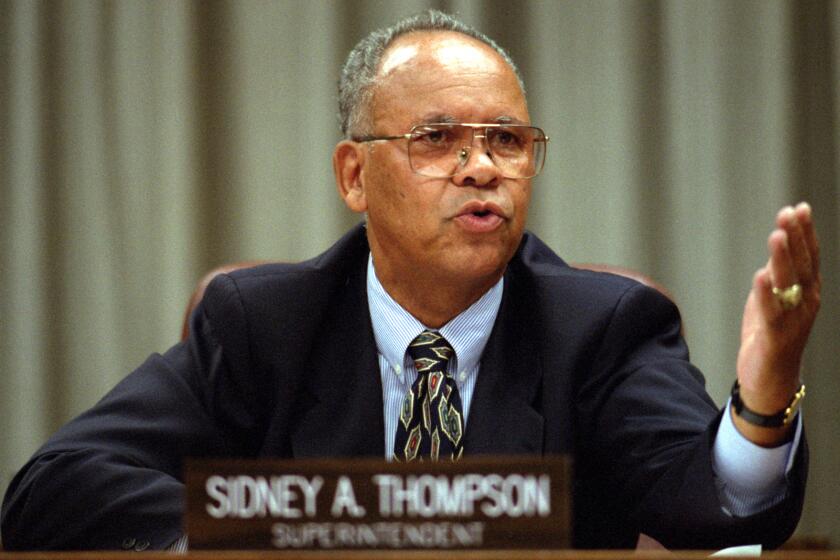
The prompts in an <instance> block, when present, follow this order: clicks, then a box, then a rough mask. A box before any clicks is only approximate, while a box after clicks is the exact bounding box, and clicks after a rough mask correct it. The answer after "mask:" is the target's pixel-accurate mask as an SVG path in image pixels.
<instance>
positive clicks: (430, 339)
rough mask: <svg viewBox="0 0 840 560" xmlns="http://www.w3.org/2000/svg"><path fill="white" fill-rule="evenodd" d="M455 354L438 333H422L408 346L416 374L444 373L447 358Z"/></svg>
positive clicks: (447, 361) (447, 342)
mask: <svg viewBox="0 0 840 560" xmlns="http://www.w3.org/2000/svg"><path fill="white" fill-rule="evenodd" d="M454 353H455V350H453V349H452V345H451V344H449V341H447V340H446V339H445V338H443V337H442V336H441V335H440V333H436V332H432V331H423V332H422V333H420V334H419V335H417V338H415V339H414V340H412V341H411V344H409V345H408V354H409V356H411V359H412V360H414V367H416V368H417V373H423V372H426V371H441V372H443V373H446V366H447V364H448V363H449V358H451V357H452V355H453V354H454Z"/></svg>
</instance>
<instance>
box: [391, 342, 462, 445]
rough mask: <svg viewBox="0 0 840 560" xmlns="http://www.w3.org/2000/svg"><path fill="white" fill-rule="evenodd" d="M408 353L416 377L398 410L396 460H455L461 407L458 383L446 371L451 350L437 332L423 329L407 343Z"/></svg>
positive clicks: (459, 434) (460, 427)
mask: <svg viewBox="0 0 840 560" xmlns="http://www.w3.org/2000/svg"><path fill="white" fill-rule="evenodd" d="M408 353H409V355H410V356H411V358H412V359H413V360H414V366H415V367H416V368H417V380H416V381H414V384H413V385H412V386H411V389H409V391H408V393H406V395H405V400H404V401H403V405H402V409H401V410H400V418H399V422H397V436H396V439H395V440H394V457H395V458H396V459H397V460H398V461H413V460H414V459H416V458H417V457H420V458H421V459H422V458H423V457H429V458H431V460H433V461H437V460H438V459H439V458H440V457H444V458H451V459H452V460H453V461H457V460H458V459H460V458H461V456H462V455H463V452H464V447H463V444H462V439H463V438H462V436H463V434H464V418H463V412H462V408H463V407H462V406H461V395H460V394H459V393H458V385H456V383H455V379H454V378H453V377H452V376H451V375H450V374H449V372H448V371H447V370H448V368H447V364H448V363H449V358H450V357H452V355H453V354H454V353H455V351H454V350H453V349H452V346H450V344H449V342H447V340H446V339H445V338H443V337H442V336H441V335H440V334H438V333H434V332H431V331H423V332H422V333H420V334H419V335H418V336H417V338H415V339H414V340H413V341H412V342H411V344H410V345H409V346H408Z"/></svg>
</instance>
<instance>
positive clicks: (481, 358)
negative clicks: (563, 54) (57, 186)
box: [3, 12, 820, 548]
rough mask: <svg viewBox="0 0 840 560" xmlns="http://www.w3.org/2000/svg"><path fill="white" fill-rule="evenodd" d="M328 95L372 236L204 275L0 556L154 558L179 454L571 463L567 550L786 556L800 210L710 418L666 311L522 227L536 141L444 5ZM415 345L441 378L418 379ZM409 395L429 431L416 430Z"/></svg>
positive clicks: (490, 57) (176, 499)
mask: <svg viewBox="0 0 840 560" xmlns="http://www.w3.org/2000/svg"><path fill="white" fill-rule="evenodd" d="M339 89H340V92H339V93H340V105H341V113H342V115H341V116H342V129H343V131H344V133H345V135H346V137H347V139H346V140H343V141H341V142H340V143H339V144H338V146H337V147H336V149H335V152H334V157H333V165H334V169H335V175H336V180H337V185H338V190H339V193H340V195H341V196H342V198H343V199H344V201H345V202H346V204H347V206H348V207H349V208H350V209H352V210H353V211H356V212H360V213H365V215H366V227H365V228H362V227H359V228H356V229H354V230H352V231H351V232H350V233H348V234H347V235H346V236H345V237H343V238H342V239H341V240H340V241H339V242H338V243H337V244H336V245H335V246H334V247H333V248H331V249H330V250H329V251H327V252H326V253H325V254H323V255H321V256H319V257H317V258H315V259H313V260H311V261H307V262H305V263H301V264H299V265H268V266H264V267H259V268H256V269H252V270H247V271H239V272H236V273H233V274H231V275H227V276H221V277H220V278H218V279H217V280H216V281H214V283H213V284H212V285H211V286H210V288H209V289H208V291H207V294H206V295H205V297H204V300H203V301H202V303H201V304H200V306H199V308H198V309H197V310H196V312H195V313H194V315H193V318H192V328H191V332H192V334H191V335H190V338H189V340H188V341H187V342H186V343H185V344H181V345H178V346H175V347H174V348H173V349H171V350H170V351H169V352H167V353H166V354H165V355H163V356H152V357H151V358H149V360H148V361H147V362H146V363H145V364H143V365H142V366H141V367H140V368H138V370H137V371H135V372H134V373H132V374H131V375H130V376H128V377H127V378H126V379H125V380H124V381H123V382H122V383H120V384H119V385H118V386H117V387H116V388H115V389H114V390H113V391H112V392H111V393H110V394H109V395H108V396H106V397H105V398H104V399H103V400H102V401H101V402H100V403H99V404H97V405H96V407H94V408H93V409H92V410H91V411H89V412H87V413H85V414H83V415H82V416H81V417H79V418H77V419H76V420H74V421H73V422H71V423H70V424H69V425H67V426H65V427H64V428H63V429H62V430H61V431H60V432H59V433H58V434H56V436H54V437H53V438H52V439H51V440H50V441H49V442H48V443H47V444H46V445H45V447H44V448H42V449H41V450H40V451H39V452H38V453H37V454H36V456H35V457H34V458H33V459H32V460H31V461H30V462H29V463H28V464H27V466H26V467H25V468H24V469H23V470H22V471H21V473H20V474H19V475H18V476H17V477H16V478H15V480H14V481H13V483H12V485H11V487H10V489H9V492H8V494H7V497H6V501H5V503H4V507H3V538H4V543H6V546H8V547H9V548H12V547H14V548H34V547H44V548H120V547H123V548H138V547H139V548H145V547H147V546H148V547H151V548H166V547H169V546H171V545H172V544H173V543H174V542H176V541H178V539H179V538H181V537H182V535H181V525H180V518H181V514H182V508H183V504H182V490H183V488H182V483H181V480H180V477H181V467H182V460H183V458H184V457H201V456H213V457H218V456H229V457H234V456H246V457H258V456H270V457H289V458H296V457H312V456H380V457H381V456H386V457H392V456H396V457H397V458H400V459H403V460H409V459H411V458H412V457H415V456H416V455H426V456H432V457H433V456H435V455H438V456H440V457H441V458H443V457H451V456H455V457H458V456H460V455H461V454H463V455H467V456H468V455H476V454H489V453H494V454H511V453H514V454H516V453H519V454H521V453H531V454H548V453H573V454H574V456H575V460H576V482H575V489H574V491H575V527H574V529H575V536H574V539H575V544H576V545H577V546H582V547H631V546H633V544H634V543H635V540H636V537H637V536H638V533H639V532H640V531H642V532H645V533H647V534H649V535H651V536H653V537H655V538H657V539H659V540H660V541H662V542H663V543H664V544H665V545H667V546H671V547H679V548H716V547H721V546H725V545H731V544H739V543H749V542H762V543H764V544H766V545H770V546H772V545H777V544H779V543H781V542H783V541H784V540H785V539H786V538H787V537H788V536H789V535H790V533H791V532H792V531H793V529H794V528H795V525H796V522H797V520H798V517H799V513H800V511H801V505H802V497H803V491H804V480H805V474H806V470H807V456H806V455H807V453H806V445H805V440H804V436H803V435H802V432H801V420H800V419H799V418H798V416H796V417H795V416H794V412H790V413H787V414H786V413H785V409H786V408H788V407H789V406H790V405H792V404H795V403H793V401H797V403H798V400H799V398H801V397H796V396H795V395H797V394H799V393H798V392H799V391H800V383H799V366H800V360H801V355H802V352H803V350H804V347H805V343H806V340H807V337H808V332H809V330H810V327H811V325H812V323H813V320H814V318H815V315H816V312H817V309H818V307H819V289H820V277H819V272H818V271H819V266H818V247H817V241H816V237H815V234H814V228H813V225H812V221H811V213H810V208H809V207H808V206H807V205H806V204H800V205H799V206H797V207H796V208H786V209H784V210H782V211H781V212H780V213H779V215H778V217H777V228H776V229H775V230H774V231H773V232H772V233H771V234H770V237H769V252H770V258H769V261H768V264H767V266H765V267H764V268H762V269H761V270H759V271H758V272H757V273H756V275H755V279H754V283H753V287H752V291H751V293H750V296H749V298H748V301H747V304H746V307H745V310H744V320H743V329H742V344H741V349H740V352H739V355H738V361H737V364H736V370H737V375H738V381H739V383H740V387H739V389H738V390H737V391H736V392H735V396H734V398H733V404H732V406H727V407H725V409H724V410H723V411H720V412H719V411H717V410H716V408H715V406H714V404H713V403H712V401H711V400H710V399H709V397H708V396H707V395H706V393H705V392H704V389H703V382H702V376H701V375H700V374H699V372H697V371H696V370H695V369H694V368H693V367H692V366H691V365H690V364H689V363H688V361H687V350H686V348H685V345H684V342H683V341H682V339H681V337H680V336H679V318H678V316H677V312H676V309H675V308H674V306H673V305H672V304H671V303H670V302H669V301H668V300H667V299H665V298H664V297H663V296H662V295H661V294H659V293H658V292H656V291H654V290H651V289H649V288H646V287H644V286H641V285H639V284H637V283H635V282H632V281H630V280H627V279H624V278H619V277H616V276H612V275H605V274H595V273H591V272H584V271H579V270H575V269H572V268H569V267H568V266H566V265H565V264H564V263H563V261H562V260H560V258H559V257H557V256H556V255H555V254H554V253H552V252H551V251H550V250H549V249H548V248H547V247H546V246H544V245H543V244H542V243H541V242H540V241H539V240H538V239H537V238H536V237H534V236H532V235H530V234H528V235H523V231H524V226H525V219H526V215H527V209H528V202H529V198H530V188H531V183H530V179H531V177H533V176H534V175H536V173H538V172H539V170H540V167H541V165H542V155H543V154H544V147H545V138H544V135H542V132H541V131H540V130H539V129H535V128H534V127H532V126H531V121H530V116H529V114H528V109H527V105H526V100H525V96H524V92H523V88H522V84H521V80H520V79H519V77H518V74H517V72H516V70H515V67H514V66H513V63H512V62H511V61H510V59H509V58H508V57H507V55H505V54H504V52H503V51H501V49H499V48H498V47H497V46H496V45H495V44H494V43H493V42H492V41H490V40H489V39H487V38H486V37H484V36H482V35H480V34H478V33H477V32H475V31H474V30H472V29H470V28H467V27H466V26H464V25H463V24H461V23H459V22H457V21H455V20H453V19H451V18H449V17H448V16H445V15H444V14H440V13H439V12H429V13H427V14H423V15H421V16H417V17H414V18H409V19H407V20H404V21H402V22H400V23H398V24H397V25H396V26H394V27H392V28H389V29H388V30H384V31H379V32H374V33H373V34H371V35H370V36H368V37H367V38H366V39H365V40H363V41H362V42H361V43H360V44H359V45H358V46H357V47H356V49H354V51H353V52H351V54H350V57H349V58H348V62H347V64H346V66H345V69H344V72H343V75H342V80H341V83H340V86H339ZM441 337H442V338H441ZM429 341H432V343H433V345H435V347H436V348H437V349H438V351H439V353H440V355H441V356H443V357H444V358H445V359H444V362H446V360H448V362H446V364H447V365H446V366H442V367H443V368H444V370H445V371H443V370H442V371H441V372H431V373H428V372H426V373H423V374H420V373H418V369H419V370H420V371H421V372H422V371H423V370H424V369H425V366H424V363H425V362H423V360H424V359H427V360H429V359H430V358H417V357H416V356H415V354H414V352H415V349H416V347H418V346H424V345H427V344H428V343H429ZM409 355H410V356H411V357H409ZM415 360H416V361H415ZM431 360H432V361H434V360H433V359H431ZM417 366H419V367H417ZM436 373H445V374H446V375H442V376H439V377H437V378H436V379H437V380H438V381H435V382H434V383H433V382H432V381H431V380H432V376H434V375H435V374H436ZM438 382H440V383H441V384H442V385H437V383H438ZM433 386H434V387H433ZM441 387H442V389H441ZM432 388H434V389H436V390H435V391H432ZM437 389H440V391H437ZM424 390H425V391H427V392H428V394H429V395H431V393H432V392H434V393H435V397H434V398H436V399H439V402H440V403H441V407H442V408H441V410H443V411H444V412H445V414H442V415H441V416H439V420H433V421H432V422H431V424H432V425H433V426H434V427H435V428H440V431H438V430H437V429H435V430H432V429H431V428H429V426H426V427H425V428H421V427H420V426H419V425H418V424H417V423H416V422H413V421H412V418H413V416H412V414H411V411H412V410H413V407H414V406H415V405H418V406H421V404H425V403H426V402H428V401H422V400H420V398H421V397H422V396H423V394H422V393H423V391H424ZM441 393H443V394H445V398H443V397H441V396H440V395H441ZM429 398H430V399H431V398H432V397H431V396H430V397H429ZM415 399H416V400H415ZM435 402H438V401H435ZM794 408H795V407H794ZM436 422H437V423H436ZM424 430H425V431H424ZM440 433H444V434H445V437H441V436H440ZM436 437H437V439H435V438H436ZM138 543H139V544H138Z"/></svg>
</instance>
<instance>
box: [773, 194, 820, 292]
mask: <svg viewBox="0 0 840 560" xmlns="http://www.w3.org/2000/svg"><path fill="white" fill-rule="evenodd" d="M776 225H777V229H775V230H774V231H773V233H771V234H770V238H769V239H768V248H769V250H770V272H771V277H772V281H773V285H774V286H776V287H779V288H786V287H788V286H791V285H792V284H795V283H799V284H802V285H803V287H807V286H809V285H810V284H811V283H812V282H814V281H815V280H816V279H817V277H818V275H819V243H818V241H817V236H816V232H815V229H814V223H813V220H812V218H811V207H810V206H809V205H808V204H807V203H805V202H802V203H800V204H798V205H797V206H796V207H795V208H794V207H792V206H786V207H785V208H782V209H781V210H780V211H779V213H778V214H777V216H776Z"/></svg>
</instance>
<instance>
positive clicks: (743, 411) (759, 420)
mask: <svg viewBox="0 0 840 560" xmlns="http://www.w3.org/2000/svg"><path fill="white" fill-rule="evenodd" d="M731 396H732V406H734V407H735V414H737V415H738V416H740V417H741V418H743V419H744V420H746V421H747V422H749V423H750V424H753V425H755V426H761V427H762V428H779V427H781V426H787V425H788V424H790V423H791V422H792V421H793V419H794V418H795V417H796V413H797V412H798V411H799V406H800V405H801V404H802V399H803V398H804V397H805V384H804V383H803V384H802V385H800V386H799V389H798V390H797V391H796V393H795V394H794V395H793V398H791V399H790V403H788V405H787V407H785V408H784V409H782V410H780V411H779V412H777V413H775V414H770V415H769V416H768V415H764V414H759V413H758V412H755V411H753V410H750V409H749V408H747V405H745V404H744V401H742V400H741V385H740V384H739V383H738V380H737V379H736V380H735V384H734V385H732V394H731Z"/></svg>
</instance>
